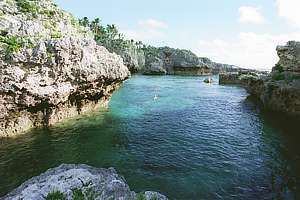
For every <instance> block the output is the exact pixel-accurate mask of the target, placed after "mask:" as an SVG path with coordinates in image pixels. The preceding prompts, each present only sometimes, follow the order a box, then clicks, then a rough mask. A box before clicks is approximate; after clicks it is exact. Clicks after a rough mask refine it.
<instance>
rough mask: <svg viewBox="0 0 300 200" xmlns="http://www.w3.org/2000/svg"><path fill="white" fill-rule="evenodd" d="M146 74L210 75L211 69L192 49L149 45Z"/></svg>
mask: <svg viewBox="0 0 300 200" xmlns="http://www.w3.org/2000/svg"><path fill="white" fill-rule="evenodd" d="M144 52H145V68H144V69H143V73H144V74H169V75H209V74H211V69H210V68H209V66H208V65H206V64H205V63H203V62H201V60H200V59H199V58H198V57H197V56H196V55H195V54H194V53H193V52H191V51H188V50H182V49H173V48H170V47H160V48H156V47H147V48H146V49H144Z"/></svg>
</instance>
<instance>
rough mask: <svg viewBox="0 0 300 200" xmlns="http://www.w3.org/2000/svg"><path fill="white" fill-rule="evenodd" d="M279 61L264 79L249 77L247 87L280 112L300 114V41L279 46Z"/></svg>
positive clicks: (268, 106) (267, 106) (264, 103)
mask: <svg viewBox="0 0 300 200" xmlns="http://www.w3.org/2000/svg"><path fill="white" fill-rule="evenodd" d="M277 53H278V56H279V58H280V60H279V62H278V63H277V64H276V65H275V67H273V69H272V73H271V74H270V75H269V76H268V77H265V78H263V79H249V82H248V84H247V89H248V91H249V93H250V94H251V95H252V96H254V97H256V98H258V99H259V100H260V101H261V103H262V105H263V106H264V107H265V108H267V109H269V110H274V111H278V112H283V113H286V114H289V115H295V116H300V74H299V72H300V42H295V41H291V42H288V43H287V45H285V46H278V47H277Z"/></svg>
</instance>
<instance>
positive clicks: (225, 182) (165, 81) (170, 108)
mask: <svg viewBox="0 0 300 200" xmlns="http://www.w3.org/2000/svg"><path fill="white" fill-rule="evenodd" d="M204 78H205V77H180V76H133V77H132V78H131V79H129V80H127V81H126V82H125V83H124V85H123V86H122V87H121V88H120V89H119V90H118V91H117V92H115V94H114V95H113V98H112V100H111V102H110V105H109V108H108V109H106V110H100V111H99V112H97V113H94V114H92V115H88V116H82V117H80V118H76V119H73V120H69V121H68V122H64V123H61V124H59V125H57V126H55V127H51V128H49V129H36V130H33V131H31V132H30V133H28V134H25V135H22V136H19V137H17V138H10V139H1V140H0V196H1V195H4V194H6V193H7V192H9V191H10V190H11V189H13V188H15V187H16V186H18V185H19V184H21V183H22V182H23V181H25V180H27V179H28V178H30V177H32V176H35V175H39V174H40V173H41V172H44V171H45V170H47V169H48V168H51V167H55V166H58V165H59V164H61V163H86V164H89V165H92V166H96V167H114V168H116V169H117V171H118V172H119V173H120V174H122V175H123V176H124V177H125V179H126V180H127V182H128V183H129V185H130V186H131V189H133V190H135V191H142V190H154V191H160V192H162V193H164V194H166V195H168V196H169V197H170V199H182V200H188V199H300V145H299V141H300V133H299V132H300V131H299V130H300V123H299V122H300V121H299V120H297V119H294V120H291V119H288V118H286V117H284V116H278V115H277V116H276V115H274V114H273V113H265V112H262V111H260V110H259V109H258V107H257V106H255V105H254V104H253V103H252V101H251V100H249V99H248V98H247V96H248V94H247V92H246V91H245V90H244V89H243V88H241V87H238V86H220V85H218V84H217V83H214V84H211V85H208V84H205V83H203V80H204ZM214 79H215V80H216V79H217V77H215V78H214ZM155 96H156V97H157V98H154V97H155Z"/></svg>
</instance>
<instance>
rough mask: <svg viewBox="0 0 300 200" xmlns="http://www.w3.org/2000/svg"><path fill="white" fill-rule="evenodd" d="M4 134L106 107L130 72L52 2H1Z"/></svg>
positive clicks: (0, 115) (0, 130)
mask: <svg viewBox="0 0 300 200" xmlns="http://www.w3.org/2000/svg"><path fill="white" fill-rule="evenodd" d="M0 52H1V54H0V136H11V135H14V134H18V133H20V132H22V131H25V130H28V129H30V128H32V127H37V126H48V125H51V124H54V123H56V122H58V121H61V120H63V119H65V118H68V117H73V116H76V115H78V114H81V113H84V112H86V111H89V110H94V109H96V108H98V107H100V106H105V105H106V104H107V102H108V100H109V98H110V96H111V94H112V92H113V91H114V90H115V89H116V88H118V86H119V85H120V84H121V83H122V81H123V80H124V79H126V78H127V77H128V76H129V75H130V72H129V70H128V69H127V67H126V66H125V65H124V64H123V61H122V58H121V57H120V56H118V55H116V54H112V53H109V52H108V51H107V50H106V49H105V48H104V47H101V46H98V45H97V44H96V42H95V41H94V39H93V36H92V34H91V33H90V32H89V31H88V30H85V29H82V27H80V26H79V25H78V22H77V20H76V19H74V17H73V16H72V15H70V14H68V13H66V12H64V11H62V10H60V9H59V8H58V7H57V6H56V5H55V4H54V3H53V2H52V1H51V0H41V1H9V0H4V1H1V2H0Z"/></svg>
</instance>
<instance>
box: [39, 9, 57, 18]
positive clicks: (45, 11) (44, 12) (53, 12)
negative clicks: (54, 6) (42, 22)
mask: <svg viewBox="0 0 300 200" xmlns="http://www.w3.org/2000/svg"><path fill="white" fill-rule="evenodd" d="M39 14H42V15H45V16H47V17H49V18H51V17H53V16H54V15H55V11H53V10H46V9H45V10H41V11H40V12H39Z"/></svg>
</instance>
